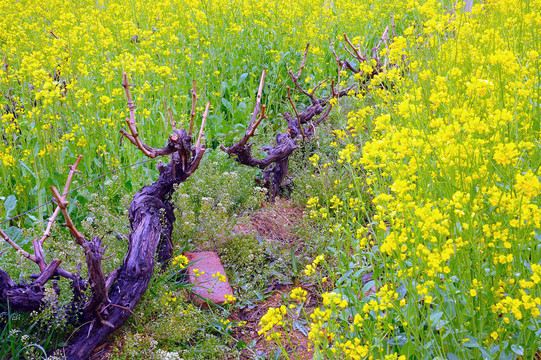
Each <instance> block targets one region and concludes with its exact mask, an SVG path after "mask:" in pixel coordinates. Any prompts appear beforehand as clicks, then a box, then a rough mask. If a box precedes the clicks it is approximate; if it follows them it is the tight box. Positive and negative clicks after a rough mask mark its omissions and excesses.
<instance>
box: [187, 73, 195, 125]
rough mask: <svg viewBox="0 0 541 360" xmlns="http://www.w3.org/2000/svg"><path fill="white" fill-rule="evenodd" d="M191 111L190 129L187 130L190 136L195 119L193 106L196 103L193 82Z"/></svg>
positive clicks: (193, 83)
mask: <svg viewBox="0 0 541 360" xmlns="http://www.w3.org/2000/svg"><path fill="white" fill-rule="evenodd" d="M192 85H193V87H192V90H190V91H191V93H192V111H191V112H190V128H189V130H188V135H189V136H192V134H193V120H194V118H195V104H196V103H197V87H196V86H195V85H196V84H195V80H192Z"/></svg>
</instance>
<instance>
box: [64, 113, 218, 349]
mask: <svg viewBox="0 0 541 360" xmlns="http://www.w3.org/2000/svg"><path fill="white" fill-rule="evenodd" d="M207 113H208V105H207V110H206V114H207ZM204 118H206V115H205V116H204ZM203 125H204V120H203ZM202 129H203V126H202V128H201V132H200V136H199V139H198V141H197V144H196V145H195V147H194V146H192V139H191V136H190V135H188V134H187V133H186V131H185V130H183V129H181V130H177V129H175V130H174V131H175V135H174V136H171V137H170V138H169V144H168V148H169V149H172V154H171V162H170V163H169V164H167V165H165V166H163V165H162V166H160V167H159V168H158V170H159V172H160V177H159V178H158V180H157V181H156V182H154V183H153V184H151V185H147V186H145V187H143V188H142V189H141V190H140V191H139V192H138V193H136V194H135V195H134V197H133V200H132V203H131V205H130V209H129V218H130V226H131V232H130V234H129V236H128V243H129V246H128V252H127V253H126V257H125V258H124V262H123V264H122V266H121V267H120V269H118V272H117V273H116V274H115V276H116V282H115V283H114V284H113V285H112V286H111V288H110V290H109V293H108V297H109V302H108V305H113V306H106V307H104V308H103V310H101V311H98V312H97V313H96V312H94V313H93V317H92V321H91V322H90V323H89V324H86V325H84V326H83V327H82V328H81V329H80V330H79V331H78V333H77V334H76V335H75V336H74V338H73V339H72V341H71V344H70V345H69V346H68V347H66V348H64V349H62V352H63V354H64V355H65V356H66V358H68V359H74V360H78V359H88V358H89V356H90V355H91V354H92V352H93V351H94V349H95V348H97V347H98V346H100V345H101V344H103V343H104V342H105V340H106V339H107V337H108V336H109V335H111V334H112V333H113V332H114V331H115V330H117V329H118V328H120V327H121V326H122V325H123V324H124V322H125V321H126V320H127V319H128V317H129V316H130V315H131V311H129V310H132V309H133V308H134V307H135V305H136V304H137V303H138V302H139V300H140V299H141V296H143V294H144V292H145V291H146V289H147V288H148V285H149V282H150V279H151V277H152V274H153V272H154V266H155V257H156V254H157V255H158V260H159V261H160V262H164V261H167V260H168V259H170V258H171V256H172V243H171V234H172V230H173V223H174V221H175V216H174V212H173V207H172V205H171V203H170V202H169V201H170V199H171V194H172V193H173V191H174V186H175V184H179V183H181V182H184V181H186V180H187V179H188V177H189V176H190V175H191V174H193V172H194V171H195V170H196V169H197V167H198V166H199V163H200V161H201V158H202V157H203V154H204V152H205V149H204V148H203V147H202V146H201V145H200V140H201V135H202ZM132 138H134V141H132V142H133V143H135V142H136V141H135V139H136V137H135V136H132ZM130 141H131V140H130ZM142 146H145V150H146V151H147V152H149V153H153V152H154V150H155V149H153V148H150V147H148V146H146V145H145V144H142ZM107 282H109V279H108V281H107ZM126 309H129V310H126ZM86 314H89V313H88V312H87V313H86Z"/></svg>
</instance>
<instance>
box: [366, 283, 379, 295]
mask: <svg viewBox="0 0 541 360" xmlns="http://www.w3.org/2000/svg"><path fill="white" fill-rule="evenodd" d="M374 285H376V282H375V281H374V280H370V281H369V282H367V283H366V284H364V286H363V295H364V294H366V292H367V291H368V290H370V289H371V288H372V286H374Z"/></svg>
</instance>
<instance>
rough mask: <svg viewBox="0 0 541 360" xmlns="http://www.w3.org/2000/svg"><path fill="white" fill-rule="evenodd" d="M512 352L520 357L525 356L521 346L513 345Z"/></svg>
mask: <svg viewBox="0 0 541 360" xmlns="http://www.w3.org/2000/svg"><path fill="white" fill-rule="evenodd" d="M511 351H512V352H514V353H515V354H517V355H520V356H523V355H524V349H523V348H522V346H520V345H511Z"/></svg>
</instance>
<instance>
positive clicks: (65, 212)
mask: <svg viewBox="0 0 541 360" xmlns="http://www.w3.org/2000/svg"><path fill="white" fill-rule="evenodd" d="M50 189H51V192H52V193H53V196H54V198H55V199H56V202H57V204H58V207H59V208H60V211H61V212H62V215H64V220H66V224H65V225H66V227H67V228H68V230H69V232H70V233H71V235H72V236H73V237H74V238H75V242H76V243H77V244H79V245H81V246H83V242H84V241H85V238H84V236H83V234H81V233H80V232H79V230H77V228H76V227H75V224H74V223H73V221H72V220H71V217H70V216H69V214H68V210H67V208H66V207H67V205H68V202H67V201H65V200H63V199H62V195H60V193H59V192H58V190H57V188H56V187H54V186H51V187H50Z"/></svg>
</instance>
